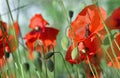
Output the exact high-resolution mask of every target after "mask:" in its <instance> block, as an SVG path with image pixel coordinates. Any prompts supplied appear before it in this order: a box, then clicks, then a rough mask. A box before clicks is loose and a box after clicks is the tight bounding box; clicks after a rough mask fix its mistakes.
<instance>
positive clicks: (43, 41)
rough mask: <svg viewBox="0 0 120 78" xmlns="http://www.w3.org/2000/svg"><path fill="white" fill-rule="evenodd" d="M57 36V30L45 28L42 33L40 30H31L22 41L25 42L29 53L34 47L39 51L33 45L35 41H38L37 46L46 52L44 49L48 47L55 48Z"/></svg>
mask: <svg viewBox="0 0 120 78" xmlns="http://www.w3.org/2000/svg"><path fill="white" fill-rule="evenodd" d="M57 34H58V30H57V29H55V28H50V27H45V31H44V32H42V31H41V30H32V31H31V32H30V33H28V34H27V35H26V36H25V37H24V39H25V40H26V45H27V47H28V48H29V49H30V50H31V52H32V51H33V50H34V47H37V50H38V49H39V46H36V45H35V42H36V41H38V42H37V45H42V46H44V51H45V52H46V49H47V48H48V47H49V46H50V45H53V46H55V44H56V42H55V41H56V36H57ZM39 50H40V49H39ZM40 52H41V50H40Z"/></svg>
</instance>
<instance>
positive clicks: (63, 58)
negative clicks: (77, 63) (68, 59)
mask: <svg viewBox="0 0 120 78" xmlns="http://www.w3.org/2000/svg"><path fill="white" fill-rule="evenodd" d="M55 53H59V54H60V55H61V57H62V59H63V62H64V65H65V68H66V70H67V73H68V74H69V76H70V77H72V76H71V74H70V71H69V69H68V67H67V65H66V63H65V60H64V57H63V55H62V53H60V52H55Z"/></svg>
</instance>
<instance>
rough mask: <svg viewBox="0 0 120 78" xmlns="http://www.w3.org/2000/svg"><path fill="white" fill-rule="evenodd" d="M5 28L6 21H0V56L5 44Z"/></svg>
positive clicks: (2, 53) (0, 56)
mask: <svg viewBox="0 0 120 78" xmlns="http://www.w3.org/2000/svg"><path fill="white" fill-rule="evenodd" d="M6 37H7V29H6V23H5V22H2V21H0V58H2V57H3V56H4V52H5V47H6V45H7V40H6Z"/></svg>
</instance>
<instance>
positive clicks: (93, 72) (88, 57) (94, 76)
mask: <svg viewBox="0 0 120 78" xmlns="http://www.w3.org/2000/svg"><path fill="white" fill-rule="evenodd" d="M87 60H88V65H89V67H90V70H91V72H92V74H93V76H94V78H96V76H95V73H94V70H93V68H92V65H91V64H90V60H89V57H88V56H87Z"/></svg>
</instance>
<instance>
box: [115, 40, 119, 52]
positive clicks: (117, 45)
mask: <svg viewBox="0 0 120 78" xmlns="http://www.w3.org/2000/svg"><path fill="white" fill-rule="evenodd" d="M114 42H115V44H116V46H117V48H118V50H119V51H120V46H119V45H118V43H117V41H116V40H115V39H114Z"/></svg>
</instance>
